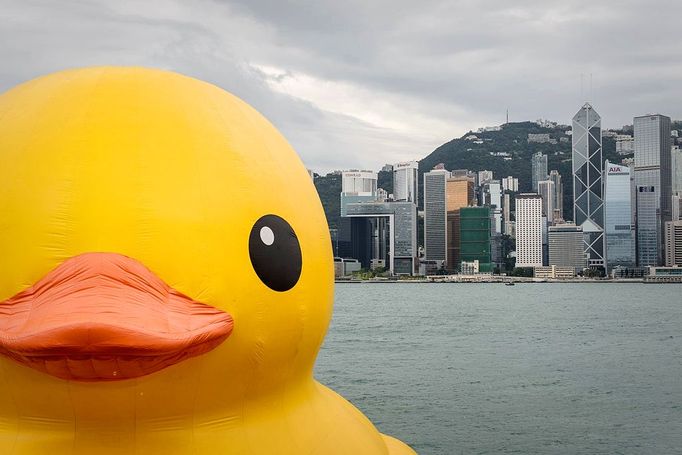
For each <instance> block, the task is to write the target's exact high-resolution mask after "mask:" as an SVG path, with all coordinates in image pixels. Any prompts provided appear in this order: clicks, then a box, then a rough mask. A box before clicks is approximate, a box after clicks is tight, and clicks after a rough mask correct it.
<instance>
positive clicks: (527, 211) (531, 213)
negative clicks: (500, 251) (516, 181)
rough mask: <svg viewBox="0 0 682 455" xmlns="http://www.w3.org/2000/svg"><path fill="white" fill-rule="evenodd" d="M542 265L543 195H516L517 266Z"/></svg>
mask: <svg viewBox="0 0 682 455" xmlns="http://www.w3.org/2000/svg"><path fill="white" fill-rule="evenodd" d="M537 266H542V197H540V196H539V195H538V194H534V193H521V194H519V195H517V196H516V267H537Z"/></svg>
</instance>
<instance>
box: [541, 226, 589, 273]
mask: <svg viewBox="0 0 682 455" xmlns="http://www.w3.org/2000/svg"><path fill="white" fill-rule="evenodd" d="M547 236H548V240H547V243H548V244H549V265H556V266H561V267H572V268H573V269H574V272H581V271H582V270H583V269H584V268H585V267H586V266H587V261H586V260H585V250H584V249H583V230H582V228H581V227H580V226H576V225H575V224H573V223H564V224H557V225H555V226H550V227H549V232H548V234H547Z"/></svg>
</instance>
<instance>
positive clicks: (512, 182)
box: [502, 175, 519, 193]
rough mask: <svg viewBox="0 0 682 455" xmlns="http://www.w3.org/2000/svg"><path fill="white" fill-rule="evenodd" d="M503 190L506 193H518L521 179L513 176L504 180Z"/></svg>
mask: <svg viewBox="0 0 682 455" xmlns="http://www.w3.org/2000/svg"><path fill="white" fill-rule="evenodd" d="M502 189H503V190H504V191H511V192H514V193H515V192H517V191H519V179H517V178H516V177H512V176H511V175H509V176H507V177H505V178H503V179H502Z"/></svg>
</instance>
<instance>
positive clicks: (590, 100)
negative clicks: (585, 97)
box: [589, 73, 594, 102]
mask: <svg viewBox="0 0 682 455" xmlns="http://www.w3.org/2000/svg"><path fill="white" fill-rule="evenodd" d="M589 101H590V102H592V101H594V100H593V99H592V73H590V99H589Z"/></svg>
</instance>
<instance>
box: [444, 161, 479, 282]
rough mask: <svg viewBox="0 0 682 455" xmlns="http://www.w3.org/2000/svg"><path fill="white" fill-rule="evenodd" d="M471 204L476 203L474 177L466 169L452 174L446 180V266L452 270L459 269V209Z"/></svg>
mask: <svg viewBox="0 0 682 455" xmlns="http://www.w3.org/2000/svg"><path fill="white" fill-rule="evenodd" d="M472 205H476V198H475V195H474V179H473V178H472V175H471V173H469V172H468V171H467V172H459V173H458V176H453V177H451V178H449V179H448V180H447V182H446V208H447V222H446V238H447V241H446V244H447V261H446V268H447V269H448V270H450V271H453V272H454V271H456V270H458V269H459V264H460V262H461V259H460V231H459V221H460V216H459V210H460V209H461V208H462V207H469V206H472Z"/></svg>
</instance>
